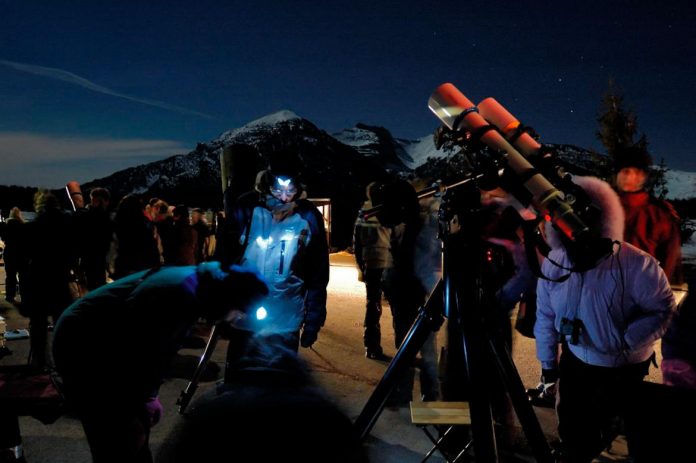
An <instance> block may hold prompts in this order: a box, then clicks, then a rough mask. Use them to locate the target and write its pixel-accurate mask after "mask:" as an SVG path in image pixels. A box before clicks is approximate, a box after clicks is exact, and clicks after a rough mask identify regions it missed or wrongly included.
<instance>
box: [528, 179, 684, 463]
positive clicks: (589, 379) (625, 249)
mask: <svg viewBox="0 0 696 463" xmlns="http://www.w3.org/2000/svg"><path fill="white" fill-rule="evenodd" d="M573 182H574V183H576V184H577V185H578V186H580V187H581V188H582V189H583V190H584V191H585V193H586V194H587V195H588V196H589V198H590V199H591V200H592V203H593V204H594V205H595V206H597V207H598V208H599V210H600V212H601V213H600V215H599V217H597V218H595V221H594V222H590V219H589V218H588V219H587V225H588V227H590V229H591V230H592V231H594V232H596V233H597V234H598V235H599V236H601V237H602V238H609V239H611V240H612V241H613V251H612V253H611V254H610V255H608V256H606V257H604V258H603V259H601V260H600V261H599V262H597V263H596V265H595V266H594V267H592V268H589V269H586V270H584V271H581V272H574V271H573V272H571V271H570V270H569V269H572V268H573V267H574V264H575V263H574V262H573V258H572V257H570V256H569V250H568V246H569V244H567V243H568V242H567V241H563V240H561V239H559V238H560V234H559V232H558V231H557V230H556V229H555V228H554V227H553V226H551V224H550V223H549V222H547V224H546V235H547V239H548V241H549V244H550V245H551V248H552V251H551V252H550V253H549V256H548V258H547V259H546V260H545V261H544V263H543V264H542V274H543V275H544V276H545V277H546V278H548V279H539V282H538V285H537V321H536V325H535V327H534V335H535V338H536V350H537V358H538V359H539V361H540V362H541V368H542V382H543V383H545V384H546V385H547V386H549V387H555V386H556V383H557V401H556V413H557V415H558V434H559V437H560V439H561V451H560V453H561V458H562V459H561V461H563V462H573V463H575V462H588V463H589V462H590V461H592V459H593V458H594V457H595V456H597V455H598V454H599V453H600V452H601V451H602V449H604V448H606V447H607V445H608V444H609V443H610V442H611V440H613V438H614V434H612V429H611V424H612V421H613V419H614V417H615V416H623V415H624V414H625V412H626V410H627V407H629V404H630V400H629V399H630V398H631V397H632V396H634V392H635V390H636V388H637V387H638V386H639V385H640V383H641V381H642V379H643V377H644V376H645V375H646V374H647V373H648V369H649V366H650V362H651V361H652V359H653V358H654V345H655V342H656V341H657V340H658V339H659V338H660V337H661V336H662V335H663V334H664V332H665V330H666V329H667V326H668V324H669V322H670V319H671V318H672V314H673V312H674V310H675V307H676V304H675V300H674V295H673V294H672V290H671V288H670V286H669V282H668V281H667V277H666V275H665V273H664V271H663V270H662V268H660V266H659V264H658V262H657V260H656V259H655V258H654V257H652V256H650V255H648V254H647V253H645V252H643V251H641V250H639V249H638V248H636V247H634V246H633V245H631V244H629V243H626V242H623V241H621V237H622V236H623V227H624V216H623V209H622V207H621V203H620V201H619V198H618V196H617V195H616V193H615V192H614V191H613V190H612V189H611V187H610V186H609V185H608V184H607V183H605V182H603V181H601V180H599V179H596V178H593V177H577V176H576V177H573ZM571 255H572V254H571ZM559 344H560V346H561V349H560V360H559V356H558V354H559V349H558V347H559ZM626 431H627V438H628V442H629V451H630V446H631V430H630V428H629V427H628V423H627V430H626Z"/></svg>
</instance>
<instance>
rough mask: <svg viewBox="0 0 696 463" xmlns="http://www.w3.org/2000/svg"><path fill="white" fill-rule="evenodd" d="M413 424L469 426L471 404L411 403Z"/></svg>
mask: <svg viewBox="0 0 696 463" xmlns="http://www.w3.org/2000/svg"><path fill="white" fill-rule="evenodd" d="M411 422H412V423H413V424H449V425H453V424H456V425H469V424H471V415H470V413H469V402H443V401H435V402H411Z"/></svg>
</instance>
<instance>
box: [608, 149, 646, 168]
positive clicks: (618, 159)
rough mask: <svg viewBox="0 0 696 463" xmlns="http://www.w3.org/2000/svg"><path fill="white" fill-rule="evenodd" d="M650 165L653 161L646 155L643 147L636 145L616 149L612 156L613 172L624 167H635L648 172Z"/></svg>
mask: <svg viewBox="0 0 696 463" xmlns="http://www.w3.org/2000/svg"><path fill="white" fill-rule="evenodd" d="M652 164H653V161H652V158H651V157H650V153H648V150H647V149H646V148H645V147H641V146H636V145H633V146H627V147H625V148H620V149H618V150H617V151H616V153H615V154H614V170H615V171H616V172H618V171H620V170H621V169H623V168H625V167H637V168H638V169H642V170H644V171H646V172H647V171H649V170H650V166H652Z"/></svg>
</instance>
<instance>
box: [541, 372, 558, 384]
mask: <svg viewBox="0 0 696 463" xmlns="http://www.w3.org/2000/svg"><path fill="white" fill-rule="evenodd" d="M540 381H541V382H542V383H544V384H550V383H555V382H556V381H558V369H556V368H551V369H548V370H547V369H542V370H541V379H540Z"/></svg>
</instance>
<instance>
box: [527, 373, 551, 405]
mask: <svg viewBox="0 0 696 463" xmlns="http://www.w3.org/2000/svg"><path fill="white" fill-rule="evenodd" d="M557 381H558V370H557V369H555V368H554V369H548V370H546V369H542V370H541V379H540V380H539V384H538V385H537V387H535V388H534V389H527V395H528V396H529V400H530V401H531V403H532V405H535V406H537V407H546V408H554V407H555V406H556V382H557Z"/></svg>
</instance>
